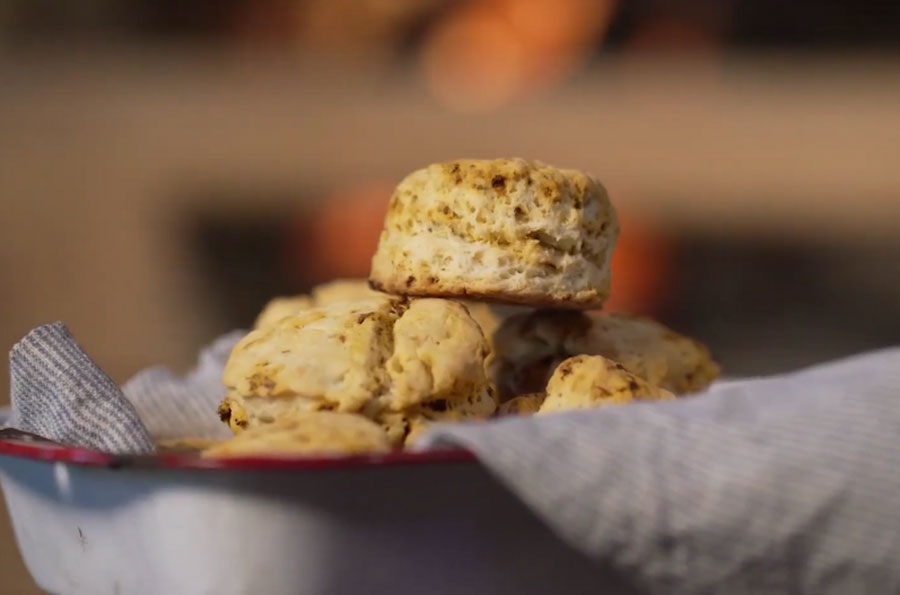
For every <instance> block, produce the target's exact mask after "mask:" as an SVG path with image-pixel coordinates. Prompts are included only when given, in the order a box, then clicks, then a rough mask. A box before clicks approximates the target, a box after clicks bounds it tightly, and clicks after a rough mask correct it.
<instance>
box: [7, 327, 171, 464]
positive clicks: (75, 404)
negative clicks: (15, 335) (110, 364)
mask: <svg viewBox="0 0 900 595" xmlns="http://www.w3.org/2000/svg"><path fill="white" fill-rule="evenodd" d="M9 380H10V389H11V391H12V395H11V397H12V409H13V412H12V418H11V420H10V425H11V426H13V427H15V428H18V429H20V430H24V431H26V432H31V433H33V434H37V435H39V436H43V437H44V438H48V439H50V440H54V441H56V442H61V443H64V444H74V445H77V446H85V447H88V448H95V449H97V450H102V451H106V452H111V453H141V452H150V451H152V450H153V440H152V439H151V437H150V434H149V433H148V432H147V428H146V427H145V426H144V424H143V423H142V422H141V418H140V416H139V415H138V412H137V410H136V409H135V408H134V406H133V405H132V404H131V403H130V402H129V401H128V400H127V399H126V398H125V396H124V395H123V394H122V391H121V390H119V387H118V386H116V384H115V383H114V382H113V381H112V380H111V379H110V378H109V376H107V375H106V374H104V373H103V371H102V370H100V368H98V367H97V364H95V363H94V361H93V360H92V359H91V358H90V357H88V355H87V354H86V353H85V352H84V350H82V349H81V346H80V345H78V343H77V342H75V339H74V338H73V337H72V335H71V334H69V330H68V329H67V328H66V327H65V325H63V324H62V323H59V322H57V323H54V324H47V325H44V326H39V327H38V328H36V329H34V330H33V331H31V332H30V333H28V335H26V336H25V338H24V339H22V340H21V341H19V342H18V343H17V344H16V345H14V346H13V348H12V350H11V351H10V353H9Z"/></svg>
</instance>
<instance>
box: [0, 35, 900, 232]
mask: <svg viewBox="0 0 900 595" xmlns="http://www.w3.org/2000/svg"><path fill="white" fill-rule="evenodd" d="M0 80H3V81H5V82H4V84H3V87H4V92H3V93H2V94H0V123H2V126H3V128H2V129H3V131H4V133H3V135H2V138H0V168H3V170H7V171H4V180H5V182H4V185H6V186H8V185H10V184H13V185H15V186H17V187H20V188H22V190H23V192H21V193H19V196H20V197H21V198H26V197H28V198H32V199H36V200H48V198H47V197H48V193H46V192H40V193H37V192H35V190H34V188H35V187H36V186H37V184H36V182H35V181H34V178H35V177H39V176H42V175H43V174H47V173H52V177H53V178H55V179H58V180H59V184H60V191H59V192H51V193H49V195H50V196H52V201H53V202H54V203H57V202H59V201H60V199H61V198H62V197H63V196H66V195H67V193H66V192H63V191H62V190H63V189H64V188H65V189H71V184H70V182H69V181H68V180H66V179H65V178H66V177H67V173H66V172H71V171H72V170H77V177H78V179H79V181H80V182H81V183H80V185H81V186H82V189H83V192H80V193H79V195H80V196H79V198H80V199H81V200H84V201H87V202H89V203H102V202H106V201H115V202H127V203H129V204H141V205H148V204H151V203H167V202H169V201H171V200H179V198H178V193H177V192H175V191H176V190H177V189H178V187H179V184H181V185H189V184H192V183H193V184H197V185H203V184H206V183H212V182H221V183H223V184H240V185H243V186H245V187H252V186H253V185H254V184H256V183H266V184H272V183H281V184H284V185H285V186H288V187H302V188H328V187H330V186H332V185H335V184H342V183H348V182H353V181H355V180H362V179H365V178H372V177H374V178H382V179H387V180H395V179H397V178H398V177H400V176H401V175H403V174H404V173H405V172H407V171H409V170H411V169H413V168H415V167H417V166H420V165H422V164H424V163H427V162H431V161H436V160H441V159H449V158H454V157H458V156H470V155H479V156H496V155H522V156H528V157H537V158H540V159H543V160H545V161H548V162H553V163H559V164H564V165H567V166H573V167H581V168H585V169H588V170H590V171H593V172H595V173H596V174H597V175H598V176H599V177H600V178H601V179H603V180H604V181H605V182H606V183H607V185H608V186H609V188H610V190H611V193H612V194H613V196H614V198H615V199H616V201H617V202H618V203H620V204H622V205H623V206H625V207H630V208H633V209H640V210H642V211H644V212H646V213H651V214H652V215H653V216H654V217H657V218H659V219H661V220H662V221H665V222H666V223H667V224H670V225H678V226H686V227H690V228H699V229H708V230H711V231H721V230H723V229H728V230H733V231H739V230H742V229H746V230H749V231H752V232H754V233H756V232H767V231H774V232H775V233H779V232H781V231H790V232H792V233H811V234H815V235H830V234H836V235H858V234H863V235H871V234H881V233H893V232H894V231H896V229H897V228H898V226H900V217H896V216H891V215H895V214H896V212H897V211H896V207H897V206H898V204H900V203H898V199H900V168H898V167H897V166H896V151H897V147H898V146H900V110H898V109H897V106H898V105H900V58H898V57H895V58H893V59H891V58H888V57H878V56H859V57H856V58H853V57H850V58H848V57H843V58H832V59H829V58H827V57H818V58H814V57H808V58H804V57H801V56H769V57H756V58H753V57H746V58H731V59H729V60H726V61H723V62H718V63H714V62H710V61H700V60H691V59H689V58H684V59H681V60H678V59H670V60H652V59H649V58H648V59H645V60H632V61H629V62H622V61H613V60H610V61H608V62H606V63H601V64H599V65H597V66H596V67H594V68H593V69H591V70H589V71H587V72H586V73H585V74H583V75H581V76H579V77H578V78H577V79H575V80H572V81H569V82H568V83H566V84H564V85H563V86H561V87H559V88H556V89H554V90H552V91H547V92H544V93H542V94H539V95H535V96H532V97H529V98H525V99H523V100H521V101H518V102H516V103H515V104H513V105H510V106H509V107H507V108H505V109H503V110H499V111H493V112H486V113H459V112H453V111H450V110H448V109H445V108H444V107H443V106H442V105H440V104H439V103H438V102H436V101H435V100H434V99H433V98H432V97H431V96H430V94H429V93H428V92H427V89H425V88H424V86H423V84H422V83H421V82H420V81H419V79H418V78H417V77H416V73H415V71H414V70H413V69H402V70H397V69H390V68H386V67H378V66H373V65H370V66H364V65H359V64H356V65H347V64H344V65H334V64H325V63H322V62H310V61H304V60H299V59H298V60H295V61H286V60H283V59H282V60H276V59H272V58H271V57H266V56H263V55H259V54H234V53H215V52H205V51H200V50H196V49H195V50H193V51H189V50H186V49H185V50H182V51H176V50H172V49H169V50H161V49H158V50H155V51H137V50H133V51H130V52H129V51H122V52H118V53H114V54H112V55H110V54H108V53H107V54H90V53H88V54H74V55H73V54H71V53H68V54H65V55H61V54H59V53H57V52H49V53H40V54H38V53H33V54H26V55H19V56H15V55H7V56H6V57H5V58H4V59H2V60H0ZM10 176H12V179H11V178H10ZM43 183H46V181H44V182H42V184H43ZM110 187H115V189H116V190H115V193H114V196H112V193H110V192H109V191H108V189H109V188H110ZM29 188H32V190H29ZM38 194H39V196H38ZM69 195H70V194H69ZM226 206H229V205H223V208H224V207H226ZM230 206H232V207H235V208H241V207H242V206H244V207H247V208H254V209H258V208H260V205H259V203H258V202H253V203H252V204H250V205H241V204H231V205H230Z"/></svg>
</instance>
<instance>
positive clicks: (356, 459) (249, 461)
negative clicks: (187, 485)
mask: <svg viewBox="0 0 900 595" xmlns="http://www.w3.org/2000/svg"><path fill="white" fill-rule="evenodd" d="M0 456H8V457H15V458H19V459H28V460H32V461H41V462H50V463H53V462H61V463H70V464H73V465H81V466H86V467H105V468H110V469H122V468H135V467H139V468H146V469H197V470H215V469H233V470H248V471H265V470H281V471H287V470H301V469H306V470H311V469H341V468H352V467H381V466H395V465H421V464H434V463H459V462H470V461H474V460H475V456H474V455H473V454H472V453H471V452H470V451H468V450H464V449H461V448H452V449H443V450H428V451H421V452H412V451H394V452H389V453H384V454H365V455H351V456H346V455H337V456H262V455H255V456H241V457H227V458H224V457H223V458H206V457H201V456H200V455H198V454H193V453H168V452H167V453H158V454H149V455H113V454H108V453H103V452H100V451H97V450H91V449H88V448H81V447H77V446H65V445H60V444H55V443H53V442H38V441H31V440H0Z"/></svg>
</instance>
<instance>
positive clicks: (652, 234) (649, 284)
mask: <svg viewBox="0 0 900 595" xmlns="http://www.w3.org/2000/svg"><path fill="white" fill-rule="evenodd" d="M619 225H620V227H621V232H620V234H619V241H618V243H617V244H616V250H615V252H614V253H613V261H612V272H613V276H612V292H611V294H610V297H609V300H607V302H606V305H605V307H604V310H607V311H611V312H616V311H620V312H631V313H636V314H653V313H654V312H657V311H658V310H659V309H660V308H661V307H662V306H664V305H665V304H666V302H667V301H668V297H669V296H668V292H669V287H670V279H671V272H672V266H673V262H672V260H673V259H672V254H673V246H672V243H671V242H670V241H669V240H668V239H667V238H666V237H665V236H664V235H663V234H662V233H660V232H659V231H658V230H656V229H655V228H654V227H653V226H651V225H650V224H648V223H646V222H643V221H642V220H641V219H639V218H636V217H631V216H629V215H627V214H623V213H622V212H621V210H620V211H619Z"/></svg>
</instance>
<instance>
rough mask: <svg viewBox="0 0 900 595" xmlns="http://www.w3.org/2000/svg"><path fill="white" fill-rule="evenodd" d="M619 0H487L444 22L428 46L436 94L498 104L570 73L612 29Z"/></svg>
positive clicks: (476, 104) (477, 104)
mask: <svg viewBox="0 0 900 595" xmlns="http://www.w3.org/2000/svg"><path fill="white" fill-rule="evenodd" d="M615 4H616V2H615V0H602V1H591V0H486V1H482V2H473V3H468V4H465V5H463V6H462V7H461V8H459V9H457V10H456V11H455V12H453V13H451V14H450V16H448V17H447V18H446V19H445V20H443V21H441V22H440V23H439V24H438V25H437V26H436V28H435V30H434V32H433V33H432V35H431V36H430V38H429V39H427V40H426V42H425V47H424V50H423V53H422V68H423V71H424V74H425V78H426V81H427V83H428V86H429V88H430V89H431V91H432V93H433V94H434V95H435V97H437V98H438V100H440V101H441V102H442V103H444V104H446V105H448V106H449V107H453V108H457V109H464V110H472V109H492V108H497V107H500V106H502V105H504V104H506V103H508V102H509V101H510V100H511V99H512V98H514V97H515V96H517V95H519V94H521V93H523V92H525V91H528V90H530V89H532V88H534V87H537V86H541V85H546V84H548V83H549V82H552V81H555V80H558V79H559V78H561V77H562V76H564V75H565V74H566V73H567V72H568V71H569V70H570V69H571V68H572V67H573V66H574V65H576V64H577V63H578V62H579V61H580V60H582V59H584V58H585V56H586V55H587V52H588V50H589V46H590V44H591V43H592V42H593V41H594V40H596V39H597V38H598V37H602V35H603V34H605V32H606V29H607V27H608V25H609V20H610V17H611V15H612V12H613V9H614V8H615Z"/></svg>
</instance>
